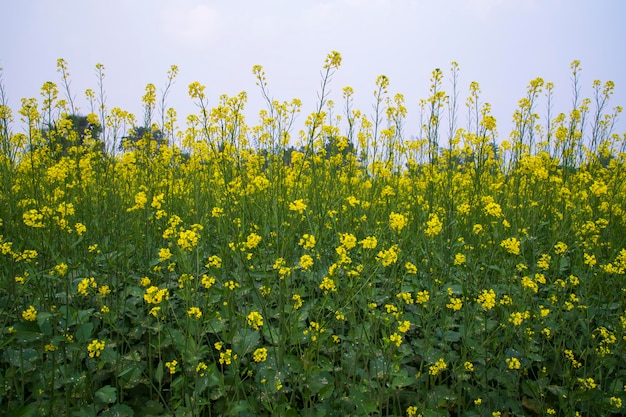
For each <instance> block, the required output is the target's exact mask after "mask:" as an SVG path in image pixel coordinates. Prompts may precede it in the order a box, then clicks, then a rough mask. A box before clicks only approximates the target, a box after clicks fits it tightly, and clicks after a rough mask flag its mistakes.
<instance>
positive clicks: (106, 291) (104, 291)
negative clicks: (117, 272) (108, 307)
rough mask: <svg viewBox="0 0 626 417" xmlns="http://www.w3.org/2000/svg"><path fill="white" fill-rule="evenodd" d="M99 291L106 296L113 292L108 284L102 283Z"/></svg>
mask: <svg viewBox="0 0 626 417" xmlns="http://www.w3.org/2000/svg"><path fill="white" fill-rule="evenodd" d="M98 292H99V293H100V295H101V296H103V297H104V296H106V295H108V294H110V293H111V289H110V288H109V286H108V285H102V286H100V287H99V288H98Z"/></svg>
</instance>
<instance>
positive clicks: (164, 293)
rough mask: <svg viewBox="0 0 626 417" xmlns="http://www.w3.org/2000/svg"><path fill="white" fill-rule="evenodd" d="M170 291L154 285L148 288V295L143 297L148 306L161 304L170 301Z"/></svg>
mask: <svg viewBox="0 0 626 417" xmlns="http://www.w3.org/2000/svg"><path fill="white" fill-rule="evenodd" d="M169 298H170V295H169V290H168V289H167V288H163V289H159V287H155V286H154V285H153V286H151V287H148V288H146V293H145V294H144V295H143V299H144V301H145V302H146V303H148V304H160V303H161V301H163V300H164V299H165V300H169Z"/></svg>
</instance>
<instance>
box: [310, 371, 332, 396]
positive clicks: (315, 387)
mask: <svg viewBox="0 0 626 417" xmlns="http://www.w3.org/2000/svg"><path fill="white" fill-rule="evenodd" d="M334 383H335V379H334V378H333V377H332V375H331V374H330V373H328V372H317V373H315V374H313V375H311V376H309V377H308V378H307V379H306V387H307V388H308V389H309V390H310V391H311V393H312V394H317V393H319V392H320V391H321V390H322V389H324V388H326V387H327V386H328V385H331V386H332V385H333V384H334Z"/></svg>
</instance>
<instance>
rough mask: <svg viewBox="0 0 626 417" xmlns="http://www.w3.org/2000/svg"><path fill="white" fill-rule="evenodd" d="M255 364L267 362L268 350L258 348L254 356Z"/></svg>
mask: <svg viewBox="0 0 626 417" xmlns="http://www.w3.org/2000/svg"><path fill="white" fill-rule="evenodd" d="M252 357H253V359H254V361H255V362H257V363H259V362H265V361H266V360H267V348H258V349H256V350H255V351H254V353H253V354H252Z"/></svg>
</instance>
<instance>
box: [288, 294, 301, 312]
mask: <svg viewBox="0 0 626 417" xmlns="http://www.w3.org/2000/svg"><path fill="white" fill-rule="evenodd" d="M291 300H292V301H293V308H294V310H297V309H299V308H300V307H302V297H301V296H300V294H294V295H293V296H292V297H291Z"/></svg>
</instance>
